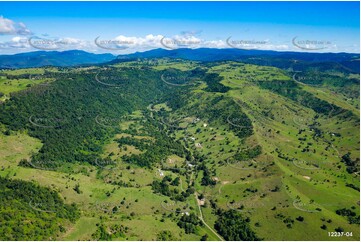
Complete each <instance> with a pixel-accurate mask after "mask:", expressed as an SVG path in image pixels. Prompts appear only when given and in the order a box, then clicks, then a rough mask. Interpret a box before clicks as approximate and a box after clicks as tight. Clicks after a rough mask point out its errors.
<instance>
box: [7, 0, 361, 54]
mask: <svg viewBox="0 0 361 242" xmlns="http://www.w3.org/2000/svg"><path fill="white" fill-rule="evenodd" d="M359 4H360V3H359V2H0V54H14V53H22V52H29V51H37V50H57V51H64V50H71V49H79V50H85V51H89V52H93V53H113V54H127V53H132V52H136V51H146V50H150V49H155V48H164V49H176V48H201V47H208V48H240V49H261V50H277V51H300V52H350V53H360V5H359Z"/></svg>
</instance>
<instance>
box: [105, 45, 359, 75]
mask: <svg viewBox="0 0 361 242" xmlns="http://www.w3.org/2000/svg"><path fill="white" fill-rule="evenodd" d="M138 58H140V59H143V58H148V59H152V58H171V59H186V60H193V61H202V62H210V61H242V62H245V63H250V64H257V65H268V66H275V67H278V68H282V69H287V68H292V69H294V70H300V71H301V70H303V69H304V68H308V67H311V66H313V67H315V66H317V67H319V68H320V69H322V70H325V69H337V70H339V71H346V72H354V73H359V72H360V55H359V54H354V53H312V52H289V51H288V52H286V51H283V52H279V51H271V50H242V49H211V48H199V49H174V50H165V49H154V50H150V51H146V52H136V53H133V54H128V55H119V56H118V57H117V59H116V60H113V61H111V63H116V62H123V61H128V60H134V59H138ZM317 63H319V64H317Z"/></svg>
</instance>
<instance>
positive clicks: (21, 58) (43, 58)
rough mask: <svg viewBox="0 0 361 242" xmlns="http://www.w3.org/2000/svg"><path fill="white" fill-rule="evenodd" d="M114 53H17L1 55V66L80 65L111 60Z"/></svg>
mask: <svg viewBox="0 0 361 242" xmlns="http://www.w3.org/2000/svg"><path fill="white" fill-rule="evenodd" d="M115 58H116V56H114V55H112V54H93V53H88V52H85V51H81V50H70V51H62V52H59V51H35V52H27V53H21V54H15V55H0V68H28V67H42V66H78V65H84V64H99V63H104V62H108V61H111V60H113V59H115Z"/></svg>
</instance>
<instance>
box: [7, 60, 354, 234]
mask: <svg viewBox="0 0 361 242" xmlns="http://www.w3.org/2000/svg"><path fill="white" fill-rule="evenodd" d="M144 64H148V65H149V66H151V67H152V68H154V69H156V70H165V69H167V68H176V69H179V70H182V71H186V70H190V69H193V68H195V67H197V66H199V65H200V63H197V62H188V61H180V60H176V61H169V60H159V61H155V62H154V61H153V62H149V63H148V62H147V63H145V62H142V61H139V62H127V63H120V64H116V65H115V66H116V67H125V66H131V67H137V66H142V65H144ZM48 71H56V70H50V69H49V70H48ZM208 72H209V73H217V74H219V75H220V76H222V77H223V80H222V82H221V83H222V84H223V85H224V86H227V87H229V88H230V90H228V91H227V92H225V93H223V94H220V93H214V92H207V91H205V90H204V88H205V87H206V84H205V83H202V84H200V85H198V86H196V87H194V88H193V89H192V90H191V92H192V93H191V94H190V95H189V97H190V98H193V99H191V100H190V102H189V103H187V104H186V106H185V107H182V108H180V109H179V110H172V109H171V108H170V107H169V106H168V105H167V103H164V102H160V103H154V104H150V105H149V106H148V108H147V109H146V110H138V111H136V112H134V113H132V114H130V115H128V116H127V118H126V119H124V120H121V121H120V122H119V129H120V132H119V133H117V134H115V135H114V137H112V138H111V139H109V140H108V142H107V143H106V144H104V146H103V154H102V157H103V158H106V157H109V158H110V159H111V160H112V161H114V162H115V165H111V166H101V165H100V166H98V167H95V166H92V165H90V164H84V163H75V164H66V165H64V167H62V168H61V169H60V170H59V171H51V170H41V169H33V168H25V167H22V166H18V163H19V161H20V160H21V159H29V158H30V157H31V154H32V153H36V152H38V150H39V149H40V148H41V146H42V143H41V142H40V141H39V140H37V139H35V138H32V137H30V136H28V135H27V132H26V131H24V132H17V133H15V132H11V133H10V134H7V135H5V133H6V132H5V130H6V128H5V127H2V128H1V131H2V132H0V167H1V170H0V175H1V176H8V177H11V178H19V179H23V180H27V181H33V182H35V183H38V184H41V185H42V186H47V187H50V188H52V189H54V190H56V191H57V192H59V194H60V195H61V197H62V198H63V199H64V201H65V202H66V203H68V204H71V203H76V204H77V205H78V207H79V208H80V210H81V218H80V219H79V220H78V221H77V222H76V223H75V224H68V225H67V227H66V232H65V233H64V234H63V235H62V236H61V237H60V239H63V240H92V239H94V238H93V237H92V236H93V234H94V233H95V232H96V231H97V229H98V227H99V226H98V225H100V224H102V225H104V226H105V227H106V228H107V229H108V230H109V228H110V227H111V226H113V225H115V224H118V225H119V224H120V225H123V226H126V227H128V228H129V230H128V231H127V232H126V233H125V236H121V237H118V238H114V239H116V240H157V238H158V237H157V236H158V235H159V234H160V233H161V232H162V231H170V233H171V234H172V235H173V236H174V237H173V239H175V240H200V238H201V236H203V235H205V234H207V235H208V239H209V240H219V238H218V237H217V235H216V234H215V233H214V231H212V230H210V229H209V228H208V227H207V226H197V231H196V233H192V234H186V233H185V231H184V230H183V229H181V228H180V227H179V226H178V225H177V220H178V219H179V217H180V216H182V214H180V213H177V212H175V211H176V209H177V208H180V209H184V208H187V210H189V211H190V212H194V213H196V214H197V215H198V216H201V215H202V217H203V219H204V221H205V222H206V223H207V225H209V226H210V227H211V228H214V224H215V222H216V220H217V215H215V212H214V210H213V209H212V208H211V205H210V201H211V200H212V201H214V202H215V203H216V204H217V206H218V207H219V208H222V209H226V210H228V209H235V210H237V211H238V212H239V213H241V214H243V215H244V217H249V218H250V220H251V222H250V225H251V227H252V229H253V230H254V231H255V232H256V234H257V235H258V236H259V237H261V238H263V239H265V240H359V238H360V234H359V225H358V224H349V222H348V221H347V218H346V217H342V216H339V215H337V214H336V210H337V209H341V208H347V209H351V210H352V211H354V212H356V213H357V215H359V213H360V212H359V210H360V208H359V191H356V190H355V189H352V188H350V187H348V186H346V184H358V186H359V174H349V173H347V171H346V167H345V165H344V164H343V163H340V160H341V157H342V155H344V154H346V153H347V152H350V154H351V157H352V159H356V158H359V138H360V137H359V125H358V121H357V122H355V119H352V118H349V119H347V120H343V119H342V118H341V115H331V114H329V115H327V114H324V115H316V112H315V111H314V110H312V109H310V108H307V107H305V106H303V105H301V104H300V103H298V102H296V101H292V100H290V99H289V98H286V97H284V96H281V95H278V94H276V93H274V92H272V91H270V90H266V89H262V88H261V87H260V86H259V85H257V81H269V82H272V81H284V82H293V80H292V77H291V76H290V75H289V74H288V73H287V72H286V71H283V70H280V69H277V68H275V67H266V66H256V65H250V64H243V63H237V62H222V63H220V64H217V65H213V67H211V68H210V69H209V70H208ZM43 73H44V69H42V68H33V69H23V70H14V71H2V72H0V74H9V75H22V74H34V75H41V74H43ZM46 81H49V80H45V79H39V80H32V79H19V80H8V79H6V77H5V76H4V75H1V76H0V90H1V92H3V93H4V94H5V96H4V97H3V100H6V99H7V98H8V95H9V94H10V93H11V92H16V91H20V90H23V89H25V88H27V87H28V84H32V85H36V84H40V83H42V82H46ZM160 81H161V80H160ZM300 88H301V89H302V90H304V91H307V92H308V93H311V94H313V95H314V96H316V97H317V98H319V99H321V100H325V101H327V102H328V103H331V104H334V105H336V106H338V107H341V108H343V109H345V110H349V111H351V112H352V113H353V114H354V115H355V116H356V117H359V108H358V106H357V105H358V104H357V105H356V104H355V102H351V101H349V100H347V99H345V96H344V95H343V94H341V93H333V92H332V91H331V90H329V89H328V88H327V87H316V88H314V87H311V86H307V85H301V86H300ZM218 96H224V97H227V98H230V99H232V100H234V101H235V103H236V104H237V105H238V107H237V108H238V110H239V111H242V112H244V113H245V114H246V115H247V116H248V117H249V118H250V120H251V121H252V127H253V134H252V135H250V136H248V137H246V138H239V137H238V136H237V135H236V133H235V132H233V131H232V130H230V129H229V125H228V124H225V123H221V122H210V120H208V118H207V117H206V116H205V115H204V114H203V115H202V112H199V113H198V114H194V115H190V114H188V113H187V112H186V111H188V110H191V109H192V107H194V106H196V107H198V109H199V110H204V109H206V108H207V107H208V106H211V105H212V104H210V103H209V100H211V99H212V98H215V97H218ZM194 97H196V98H194ZM145 112H150V113H151V117H153V118H154V119H155V120H158V121H159V123H160V125H162V127H163V126H164V127H168V128H169V130H167V135H169V136H170V137H172V138H173V139H174V140H178V141H179V142H180V143H181V144H182V145H183V146H184V147H186V148H187V149H188V150H189V151H190V152H191V153H192V154H195V153H197V154H200V156H203V157H205V158H204V159H205V160H206V167H207V168H208V169H209V170H211V171H212V175H211V179H212V180H213V181H215V183H216V184H215V185H214V186H204V185H202V177H203V173H202V172H201V171H197V170H196V169H195V167H194V165H196V164H191V163H190V162H189V161H187V159H186V158H184V157H180V156H177V155H176V154H172V155H169V156H168V157H166V158H165V159H164V160H159V161H156V162H155V165H154V166H153V167H152V168H141V167H139V166H136V165H133V164H128V163H125V162H123V159H122V157H123V156H124V155H132V154H135V155H137V154H142V153H144V152H145V151H141V150H140V148H139V147H136V146H132V145H123V146H119V145H118V143H117V142H116V139H119V138H121V137H133V138H135V139H136V140H139V141H150V142H154V141H156V137H152V136H151V135H149V134H148V133H146V132H144V126H143V125H142V120H143V119H145V118H146V116H145V115H144V113H145ZM161 112H165V113H167V115H168V116H167V117H168V118H167V119H164V118H163V119H160V118H159V117H160V116H159V113H161ZM315 116H316V118H315ZM157 118H159V119H157ZM195 120H196V121H195ZM315 120H316V121H317V123H318V124H319V125H318V126H317V127H318V130H319V131H318V130H315V129H312V128H310V126H309V125H310V123H311V122H314V121H315ZM131 132H136V134H132V135H131V134H130V133H131ZM316 132H321V133H322V137H320V136H318V135H317V133H316ZM257 145H260V146H261V147H262V154H261V155H258V156H257V157H255V158H254V159H252V160H247V161H239V162H238V163H234V164H231V163H228V159H229V158H230V157H231V156H234V155H235V154H236V152H237V150H238V149H240V150H248V149H251V148H253V147H255V146H257ZM176 167H177V168H182V169H184V170H186V171H187V172H188V173H175V172H173V171H172V168H176ZM166 175H169V176H171V177H172V178H173V179H174V178H176V177H179V178H180V184H179V186H177V189H179V190H181V191H184V190H186V189H187V188H188V187H189V184H190V183H192V182H193V183H194V189H195V194H202V195H204V199H203V200H202V201H203V202H204V204H203V205H200V207H201V213H202V214H201V213H200V212H199V209H198V201H197V200H196V198H195V196H193V194H192V195H191V196H189V197H188V198H187V199H186V200H185V201H184V202H177V203H176V202H174V201H171V200H170V198H169V197H167V196H164V195H161V194H158V193H154V192H153V190H152V188H151V184H152V182H153V181H155V180H161V179H162V178H163V177H164V176H166ZM115 182H116V183H119V184H120V183H121V185H119V184H115ZM77 185H79V190H80V192H77V191H76V189H74V188H75V187H76V186H77ZM115 207H116V209H114V208H115ZM184 216H186V215H184ZM300 217H302V219H297V218H300ZM321 227H323V228H321ZM338 227H342V228H343V229H344V231H345V232H352V233H353V236H352V237H329V235H328V232H331V231H335V229H336V228H338Z"/></svg>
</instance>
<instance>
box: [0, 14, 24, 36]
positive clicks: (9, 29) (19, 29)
mask: <svg viewBox="0 0 361 242" xmlns="http://www.w3.org/2000/svg"><path fill="white" fill-rule="evenodd" d="M0 34H1V35H28V34H31V31H30V30H29V29H28V28H27V27H26V25H25V24H24V23H21V22H20V23H16V22H14V21H12V20H11V19H7V18H4V17H3V16H0Z"/></svg>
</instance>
